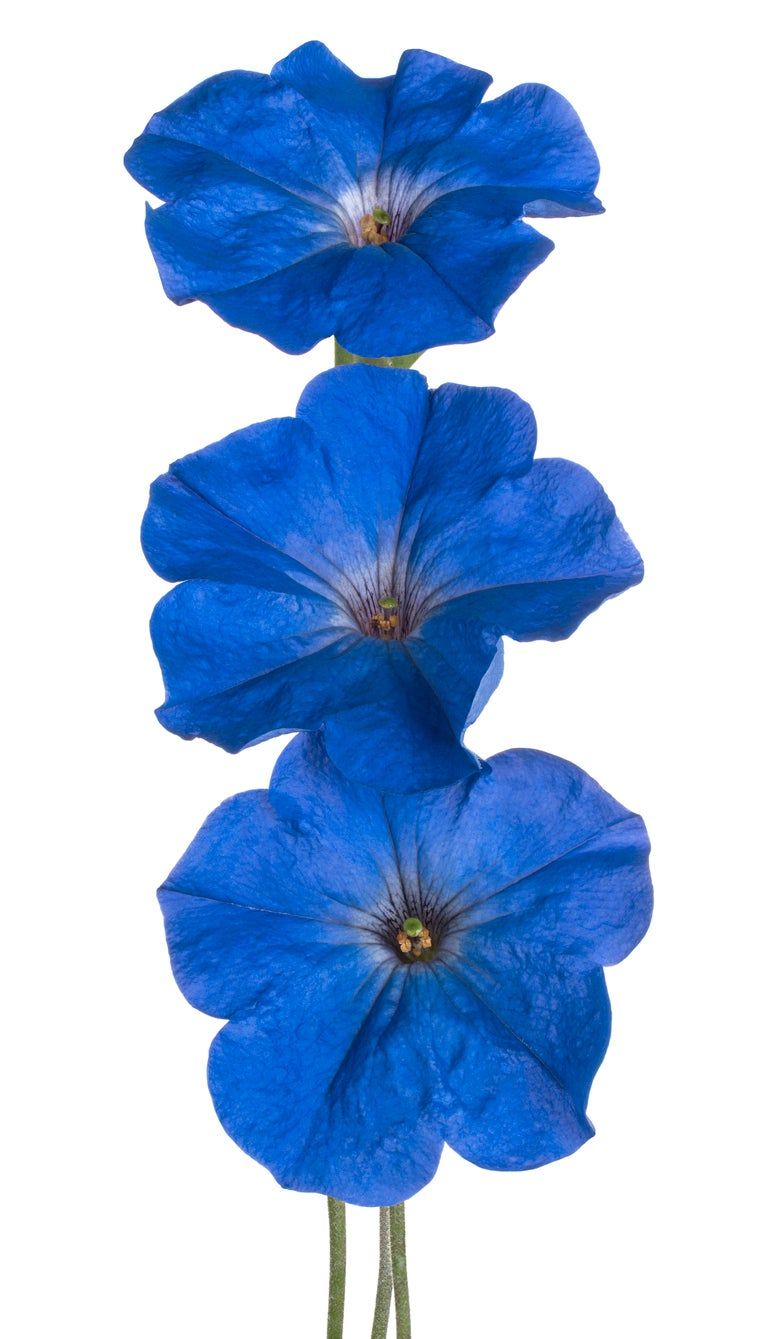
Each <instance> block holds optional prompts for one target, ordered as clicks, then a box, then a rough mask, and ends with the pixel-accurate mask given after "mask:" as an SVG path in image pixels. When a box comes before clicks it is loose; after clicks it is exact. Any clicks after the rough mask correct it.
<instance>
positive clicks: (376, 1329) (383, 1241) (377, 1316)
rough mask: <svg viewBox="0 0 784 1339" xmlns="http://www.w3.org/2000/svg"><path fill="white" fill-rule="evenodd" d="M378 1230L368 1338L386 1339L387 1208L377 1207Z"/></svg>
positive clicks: (389, 1265)
mask: <svg viewBox="0 0 784 1339" xmlns="http://www.w3.org/2000/svg"><path fill="white" fill-rule="evenodd" d="M378 1212H379V1232H378V1285H377V1287H376V1307H375V1311H374V1312H373V1329H372V1330H371V1333H370V1339H386V1336H387V1331H388V1329H389V1312H390V1309H391V1306H392V1244H391V1239H390V1229H389V1209H388V1208H381V1209H379V1211H378Z"/></svg>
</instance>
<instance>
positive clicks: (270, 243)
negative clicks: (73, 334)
mask: <svg viewBox="0 0 784 1339" xmlns="http://www.w3.org/2000/svg"><path fill="white" fill-rule="evenodd" d="M147 240H148V242H149V243H150V249H151V250H152V253H153V256H154V257H155V261H156V264H157V266H158V270H159V272H160V276H161V282H162V283H163V287H164V289H165V292H166V295H167V297H169V298H171V299H172V301H173V302H178V303H184V302H193V301H194V299H196V298H203V299H204V300H205V301H209V300H210V299H211V297H212V296H213V295H215V296H217V297H218V298H219V297H220V295H221V294H223V293H225V292H226V291H227V290H234V289H243V288H247V286H248V285H254V284H255V283H256V282H257V281H259V280H263V279H266V278H267V277H268V276H269V275H276V274H277V273H278V272H279V271H281V270H287V269H289V268H291V267H292V266H295V265H298V264H299V263H300V262H302V261H304V260H307V259H308V257H310V256H315V255H316V254H318V253H320V252H322V251H325V250H326V249H327V248H333V249H334V248H335V247H342V249H343V251H344V252H345V253H346V254H348V246H347V244H346V238H345V234H344V233H343V232H342V230H341V228H340V225H339V224H338V223H337V222H336V221H335V219H334V217H333V216H331V215H330V214H328V213H325V212H324V211H323V210H322V209H319V208H317V207H316V206H314V205H310V204H308V203H307V202H306V201H303V200H298V199H297V198H296V197H295V196H292V195H289V194H288V193H287V192H285V191H281V190H279V189H278V188H277V187H274V186H269V185H267V184H266V183H264V182H258V183H257V182H255V180H254V179H253V178H252V177H250V176H248V177H247V178H246V179H242V180H239V181H218V182H211V183H210V185H209V186H208V187H204V188H202V189H201V190H200V191H199V192H198V194H197V193H191V194H189V195H186V196H184V197H181V198H180V199H177V200H173V201H172V202H171V204H166V205H161V206H160V207H159V208H158V209H152V208H149V209H148V211H147Z"/></svg>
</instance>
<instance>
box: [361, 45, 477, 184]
mask: <svg viewBox="0 0 784 1339" xmlns="http://www.w3.org/2000/svg"><path fill="white" fill-rule="evenodd" d="M491 83H492V79H491V77H490V75H489V74H484V73H483V71H482V70H474V69H472V68H471V67H470V66H468V65H457V64H455V62H454V61H451V60H447V59H446V58H445V57H444V56H437V55H434V54H433V53H432V52H430V51H418V50H412V51H404V52H403V54H402V56H401V57H400V61H399V63H398V67H397V73H396V75H395V77H394V80H393V81H392V85H391V88H390V93H389V108H388V111H387V116H386V122H385V125H384V145H383V152H382V155H381V170H380V175H381V178H382V180H384V179H385V178H388V177H390V176H391V177H392V191H393V197H394V194H395V177H396V176H398V177H402V178H403V183H401V185H404V183H405V172H404V171H403V170H402V169H403V168H405V169H407V171H408V172H414V171H416V170H417V169H418V168H419V167H420V165H421V163H422V161H423V160H424V158H425V157H426V155H427V153H428V152H429V150H430V148H431V147H432V146H433V145H436V144H442V143H443V142H444V140H447V139H449V138H450V137H451V136H452V135H454V134H456V133H457V131H458V130H459V129H460V127H461V126H462V125H464V124H465V122H466V121H467V120H468V118H469V116H470V115H471V113H472V112H473V111H474V110H475V109H476V107H477V106H478V105H479V103H480V102H481V100H482V97H483V95H484V93H485V92H486V91H487V89H488V88H489V86H490V84H491ZM400 189H401V186H398V191H400Z"/></svg>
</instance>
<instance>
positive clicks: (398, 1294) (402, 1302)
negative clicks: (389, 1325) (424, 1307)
mask: <svg viewBox="0 0 784 1339" xmlns="http://www.w3.org/2000/svg"><path fill="white" fill-rule="evenodd" d="M389 1238H390V1245H391V1249H392V1282H393V1284H394V1287H395V1316H396V1319H397V1325H396V1329H395V1334H396V1335H397V1339H411V1303H410V1302H409V1298H408V1269H407V1267H406V1206H405V1204H393V1205H392V1208H391V1209H390V1210H389Z"/></svg>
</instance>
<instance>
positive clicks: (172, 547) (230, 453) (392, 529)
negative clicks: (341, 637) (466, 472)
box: [143, 367, 429, 607]
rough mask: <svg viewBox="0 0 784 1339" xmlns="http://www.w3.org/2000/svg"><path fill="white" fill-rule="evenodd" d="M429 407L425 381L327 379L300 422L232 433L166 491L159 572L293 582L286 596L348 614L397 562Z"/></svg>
mask: <svg viewBox="0 0 784 1339" xmlns="http://www.w3.org/2000/svg"><path fill="white" fill-rule="evenodd" d="M428 403H429V402H428V390H427V383H426V382H425V379H424V377H422V376H420V375H419V373H418V372H405V371H399V370H387V369H386V368H376V367H342V368H336V369H334V370H333V371H330V372H325V373H322V374H321V375H320V376H317V377H315V378H314V379H313V381H311V382H310V383H309V385H308V386H307V387H306V389H305V391H304V392H303V395H302V398H301V400H300V403H299V406H298V409H297V415H298V417H297V419H296V420H292V419H278V420H273V421H272V422H270V423H260V424H255V425H254V426H252V427H250V428H245V429H243V430H242V431H240V432H236V433H233V434H232V435H231V436H229V437H227V438H225V440H224V441H222V442H217V443H215V444H214V445H213V446H209V447H206V448H205V449H204V450H202V451H197V452H195V453H194V454H193V455H190V456H185V457H184V458H183V459H182V460H178V461H176V462H175V463H174V465H172V466H171V469H170V471H169V474H168V475H166V476H164V477H163V478H162V479H160V480H158V482H157V483H156V484H155V485H154V486H153V492H152V498H151V503H150V507H149V509H148V513H147V516H146V518H145V522H144V526H143V541H144V545H145V552H146V554H147V557H148V559H149V561H150V562H151V564H152V566H153V567H154V568H155V569H156V571H158V572H160V574H161V575H162V576H165V577H167V579H169V580H176V579H177V578H181V577H188V576H189V577H217V578H218V579H221V580H225V579H232V578H233V579H235V580H243V581H244V582H245V584H249V583H250V581H252V580H254V579H256V580H258V581H259V582H260V583H261V584H264V585H269V586H280V584H281V583H280V578H279V576H278V575H277V574H279V573H282V574H283V575H284V577H287V578H289V582H288V584H285V582H284V584H283V586H282V588H283V589H290V588H291V582H292V581H294V582H297V583H299V584H300V585H306V586H308V587H309V588H310V589H313V590H315V591H317V592H319V593H322V594H331V596H332V598H334V599H335V600H336V602H337V603H339V604H341V607H344V603H345V600H344V596H345V593H346V592H348V593H351V592H352V590H353V588H354V586H355V583H356V582H357V581H361V582H364V581H365V579H367V577H368V576H369V575H370V574H371V573H372V574H373V575H374V576H375V573H376V570H377V565H378V562H379V560H382V561H383V562H385V563H390V562H391V561H392V558H393V555H394V549H395V545H396V543H397V538H398V532H399V528H400V516H401V511H402V507H403V500H404V498H405V495H406V492H407V490H408V487H409V483H410V478H411V471H412V467H413V462H414V460H415V459H416V455H417V452H418V450H419V446H420V442H421V438H422V434H423V431H424V427H425V423H426V421H427V413H428ZM223 545H226V546H227V554H226V555H224V554H223V552H222V546H223ZM243 564H246V565H247V566H246V571H245V575H243Z"/></svg>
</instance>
